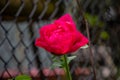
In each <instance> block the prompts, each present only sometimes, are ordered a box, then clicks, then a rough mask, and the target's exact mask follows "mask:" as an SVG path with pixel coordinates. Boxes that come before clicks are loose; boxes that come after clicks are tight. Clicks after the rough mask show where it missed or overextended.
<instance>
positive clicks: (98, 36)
mask: <svg viewBox="0 0 120 80" xmlns="http://www.w3.org/2000/svg"><path fill="white" fill-rule="evenodd" d="M118 3H119V1H117V0H114V1H112V0H1V1H0V80H7V79H10V78H14V77H15V76H17V75H19V74H27V75H30V76H31V77H32V78H33V80H65V72H64V70H63V69H60V68H54V69H52V70H51V69H49V68H50V66H51V65H52V63H53V62H52V60H51V56H52V55H51V54H49V52H47V51H45V50H44V49H42V48H38V47H36V46H35V45H34V42H35V39H36V37H38V36H39V34H38V30H39V28H40V27H41V26H42V25H44V24H48V23H50V22H52V21H53V20H54V19H56V18H58V17H60V16H61V15H63V14H64V13H70V14H71V15H72V16H73V18H74V20H75V22H76V25H77V28H78V29H79V30H80V31H81V32H82V33H83V34H84V35H86V36H88V35H87V33H88V34H90V36H88V37H90V40H91V46H90V48H91V50H92V53H93V57H91V55H90V50H89V49H85V50H78V51H77V52H75V53H74V54H75V55H77V58H76V59H74V60H73V61H72V62H71V63H70V70H71V74H72V77H73V80H93V79H94V76H95V75H96V77H97V80H119V78H120V77H119V76H120V72H119V71H120V60H119V58H120V42H119V41H120V35H119V33H120V20H119V18H120V6H119V4H118ZM86 20H87V22H88V23H89V31H87V29H86V22H85V21H86ZM91 58H92V61H93V62H94V63H93V65H91ZM94 68H95V73H94V70H93V69H94Z"/></svg>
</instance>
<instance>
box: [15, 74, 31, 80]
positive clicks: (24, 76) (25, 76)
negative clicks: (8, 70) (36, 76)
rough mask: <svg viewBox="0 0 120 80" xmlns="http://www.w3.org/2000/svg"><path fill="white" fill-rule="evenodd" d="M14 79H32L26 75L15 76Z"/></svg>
mask: <svg viewBox="0 0 120 80" xmlns="http://www.w3.org/2000/svg"><path fill="white" fill-rule="evenodd" d="M15 80H32V79H31V78H30V76H28V75H19V76H17V77H16V78H15Z"/></svg>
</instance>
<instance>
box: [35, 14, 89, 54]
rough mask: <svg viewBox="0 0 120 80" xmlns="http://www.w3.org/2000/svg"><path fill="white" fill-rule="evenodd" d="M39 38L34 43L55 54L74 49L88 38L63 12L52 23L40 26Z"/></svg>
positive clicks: (86, 41)
mask: <svg viewBox="0 0 120 80" xmlns="http://www.w3.org/2000/svg"><path fill="white" fill-rule="evenodd" d="M39 33H40V38H37V39H36V42H35V45H36V46H39V47H42V48H44V49H46V50H47V51H49V52H51V53H52V54H55V55H64V54H68V53H70V52H74V51H76V50H77V49H78V48H80V47H81V46H84V45H86V44H87V43H88V39H87V38H86V37H85V36H83V35H82V34H81V33H80V32H79V31H78V30H77V29H76V25H75V23H74V21H73V20H72V17H71V16H70V15H69V14H65V15H64V16H62V17H61V18H59V19H58V20H55V21H54V22H53V23H52V24H48V25H45V26H43V27H42V28H40V31H39Z"/></svg>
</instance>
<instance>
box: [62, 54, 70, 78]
mask: <svg viewBox="0 0 120 80" xmlns="http://www.w3.org/2000/svg"><path fill="white" fill-rule="evenodd" d="M63 57H64V61H65V63H64V64H65V71H66V75H67V80H72V77H71V74H70V70H69V66H68V63H67V56H66V55H64V56H63Z"/></svg>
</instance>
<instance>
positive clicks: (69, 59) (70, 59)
mask: <svg viewBox="0 0 120 80" xmlns="http://www.w3.org/2000/svg"><path fill="white" fill-rule="evenodd" d="M75 58H76V56H70V57H67V63H68V64H69V63H70V62H71V61H72V60H73V59H75Z"/></svg>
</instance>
